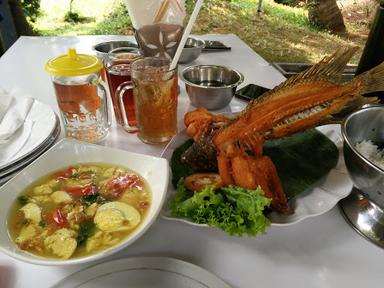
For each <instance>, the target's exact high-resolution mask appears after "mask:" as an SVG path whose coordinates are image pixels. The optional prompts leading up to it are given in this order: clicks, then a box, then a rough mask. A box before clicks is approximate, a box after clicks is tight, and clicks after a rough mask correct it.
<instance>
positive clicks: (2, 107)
mask: <svg viewBox="0 0 384 288" xmlns="http://www.w3.org/2000/svg"><path fill="white" fill-rule="evenodd" d="M12 100H13V96H11V95H9V94H8V92H7V91H5V90H3V89H1V88H0V121H1V120H2V119H3V117H4V115H5V113H6V112H7V111H8V108H9V105H11V102H12Z"/></svg>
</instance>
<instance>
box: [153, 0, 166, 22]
mask: <svg viewBox="0 0 384 288" xmlns="http://www.w3.org/2000/svg"><path fill="white" fill-rule="evenodd" d="M169 2H170V1H169V0H165V1H163V3H161V6H160V9H159V11H157V14H156V16H155V20H154V21H153V23H154V24H156V23H158V22H160V21H161V19H162V18H163V17H164V14H165V12H166V11H167V9H168V6H169Z"/></svg>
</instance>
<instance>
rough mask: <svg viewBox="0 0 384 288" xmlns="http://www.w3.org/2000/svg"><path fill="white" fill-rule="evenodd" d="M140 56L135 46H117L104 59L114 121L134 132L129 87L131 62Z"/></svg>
mask: <svg viewBox="0 0 384 288" xmlns="http://www.w3.org/2000/svg"><path fill="white" fill-rule="evenodd" d="M139 58H141V54H140V52H139V50H138V49H137V48H133V47H119V48H116V49H113V50H111V51H110V52H109V53H108V54H107V56H106V57H105V60H104V66H105V72H106V75H107V81H108V86H109V91H110V93H111V98H112V99H111V100H112V104H113V110H114V112H115V117H116V121H117V123H118V124H120V125H121V126H122V127H123V128H124V129H125V130H126V131H128V132H136V131H137V128H136V116H135V107H134V100H133V95H132V90H131V89H129V88H130V87H131V63H132V62H133V61H135V60H137V59H139Z"/></svg>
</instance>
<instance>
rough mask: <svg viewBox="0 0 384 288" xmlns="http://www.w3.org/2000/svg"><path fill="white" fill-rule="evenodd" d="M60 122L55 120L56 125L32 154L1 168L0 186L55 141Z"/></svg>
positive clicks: (58, 132)
mask: <svg viewBox="0 0 384 288" xmlns="http://www.w3.org/2000/svg"><path fill="white" fill-rule="evenodd" d="M60 129H61V128H60V123H59V121H57V125H56V127H55V130H54V131H53V133H52V134H51V135H50V136H49V138H48V139H47V140H46V141H44V143H43V144H42V145H41V146H39V147H38V148H36V149H35V150H34V151H33V153H32V154H30V155H28V156H26V157H24V158H23V159H21V160H19V161H16V162H14V163H13V164H12V165H10V166H9V167H7V170H5V171H4V170H3V171H1V172H0V186H2V185H3V184H5V183H6V182H7V181H9V180H10V179H11V178H12V177H14V176H15V175H16V174H17V173H19V172H20V171H21V170H22V169H23V168H25V167H26V166H27V165H28V164H30V163H32V162H33V161H34V160H35V159H37V158H38V157H39V156H40V155H41V154H43V153H44V152H46V151H47V150H48V149H49V148H51V146H52V145H53V144H54V143H55V141H56V140H57V138H58V137H59V135H60Z"/></svg>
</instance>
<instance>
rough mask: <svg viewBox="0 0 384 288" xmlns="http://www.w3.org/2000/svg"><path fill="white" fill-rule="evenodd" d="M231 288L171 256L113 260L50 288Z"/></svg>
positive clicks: (205, 272)
mask: <svg viewBox="0 0 384 288" xmlns="http://www.w3.org/2000/svg"><path fill="white" fill-rule="evenodd" d="M73 287H77V288H90V287H92V288H98V287H100V288H105V287H113V288H119V287H121V288H123V287H124V288H125V287H132V288H150V287H151V288H152V287H158V288H173V287H174V288H178V287H180V288H181V287H183V288H230V286H229V285H228V284H226V283H225V282H224V281H223V280H221V279H219V278H217V277H216V276H215V275H213V274H212V273H210V272H208V271H206V270H204V269H203V268H200V267H199V266H196V265H193V264H191V263H188V262H184V261H181V260H178V259H173V258H161V257H137V258H126V259H119V260H114V261H111V262H106V263H102V264H98V265H95V266H92V267H89V268H87V269H85V270H82V271H80V272H77V273H75V274H72V275H70V276H69V277H67V278H65V279H63V280H62V281H60V282H59V283H57V284H56V285H55V286H53V287H52V288H73Z"/></svg>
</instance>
